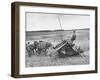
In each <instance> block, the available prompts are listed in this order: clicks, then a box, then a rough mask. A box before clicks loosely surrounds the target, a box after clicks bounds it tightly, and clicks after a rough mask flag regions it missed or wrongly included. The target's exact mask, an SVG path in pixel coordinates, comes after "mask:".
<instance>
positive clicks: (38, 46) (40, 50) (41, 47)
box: [26, 41, 53, 57]
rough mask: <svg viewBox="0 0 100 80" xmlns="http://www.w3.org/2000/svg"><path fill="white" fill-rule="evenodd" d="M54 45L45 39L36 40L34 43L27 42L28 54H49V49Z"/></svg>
mask: <svg viewBox="0 0 100 80" xmlns="http://www.w3.org/2000/svg"><path fill="white" fill-rule="evenodd" d="M50 47H53V45H52V44H51V43H50V42H45V41H34V42H33V43H30V42H28V43H27V44H26V52H27V53H28V56H29V57H31V56H32V55H45V56H46V55H47V51H48V49H49V48H50Z"/></svg>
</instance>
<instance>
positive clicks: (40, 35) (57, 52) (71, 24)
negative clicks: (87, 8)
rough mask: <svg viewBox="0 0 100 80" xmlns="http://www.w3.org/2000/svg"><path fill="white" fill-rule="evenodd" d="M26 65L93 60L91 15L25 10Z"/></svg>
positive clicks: (47, 64) (87, 63)
mask: <svg viewBox="0 0 100 80" xmlns="http://www.w3.org/2000/svg"><path fill="white" fill-rule="evenodd" d="M25 20H26V22H25V27H26V29H25V30H26V31H25V37H26V38H25V39H26V40H25V45H26V46H25V49H26V51H25V52H26V54H25V66H26V67H43V66H44V67H45V66H70V65H89V63H90V46H89V43H90V15H86V14H50V13H34V12H26V13H25Z"/></svg>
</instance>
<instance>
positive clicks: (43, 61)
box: [25, 29, 90, 67]
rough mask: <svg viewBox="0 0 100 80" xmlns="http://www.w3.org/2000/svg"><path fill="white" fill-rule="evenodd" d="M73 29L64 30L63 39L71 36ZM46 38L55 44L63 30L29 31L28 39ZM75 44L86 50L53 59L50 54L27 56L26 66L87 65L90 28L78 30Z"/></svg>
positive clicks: (45, 39)
mask: <svg viewBox="0 0 100 80" xmlns="http://www.w3.org/2000/svg"><path fill="white" fill-rule="evenodd" d="M71 32H72V31H68V30H67V31H63V32H62V35H63V39H67V38H70V36H71ZM41 39H42V40H44V41H49V42H51V43H52V44H53V45H54V46H55V45H56V44H58V43H59V42H60V39H61V32H46V33H45V32H40V33H36V32H35V33H34V32H31V33H29V32H28V33H27V34H26V42H27V41H35V40H41ZM74 43H75V45H76V46H80V48H81V49H82V50H83V51H84V52H83V53H81V54H80V55H76V56H69V57H65V58H57V59H53V58H52V57H49V56H41V55H40V56H36V55H32V56H31V57H28V56H27V53H26V56H25V61H26V67H41V66H63V65H87V64H89V62H90V61H89V59H90V58H89V57H90V53H89V29H83V30H77V38H76V40H75V42H74Z"/></svg>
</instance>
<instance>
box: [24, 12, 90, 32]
mask: <svg viewBox="0 0 100 80" xmlns="http://www.w3.org/2000/svg"><path fill="white" fill-rule="evenodd" d="M25 15H26V17H25V19H26V31H41V30H57V29H64V30H71V29H84V28H89V27H90V16H89V15H75V14H46V13H26V14H25Z"/></svg>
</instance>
